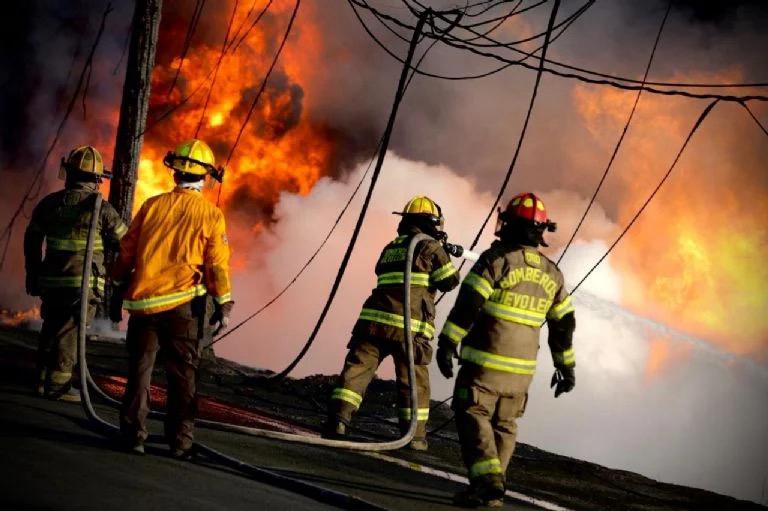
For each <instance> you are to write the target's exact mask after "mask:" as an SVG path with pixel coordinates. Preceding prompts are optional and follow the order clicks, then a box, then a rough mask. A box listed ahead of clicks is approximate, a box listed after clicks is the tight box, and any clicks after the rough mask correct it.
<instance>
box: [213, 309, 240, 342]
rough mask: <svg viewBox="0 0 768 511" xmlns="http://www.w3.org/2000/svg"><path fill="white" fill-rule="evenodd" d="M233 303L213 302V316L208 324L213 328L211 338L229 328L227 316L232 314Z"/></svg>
mask: <svg viewBox="0 0 768 511" xmlns="http://www.w3.org/2000/svg"><path fill="white" fill-rule="evenodd" d="M234 305H235V302H227V303H217V302H213V315H211V319H210V321H208V323H209V324H210V325H212V326H213V336H214V337H216V336H217V335H219V334H221V333H223V332H224V330H226V329H227V327H228V326H229V315H230V314H231V313H232V306H234Z"/></svg>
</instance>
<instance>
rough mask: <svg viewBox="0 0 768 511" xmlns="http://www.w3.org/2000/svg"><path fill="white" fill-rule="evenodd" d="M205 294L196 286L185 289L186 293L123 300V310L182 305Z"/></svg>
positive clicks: (201, 288)
mask: <svg viewBox="0 0 768 511" xmlns="http://www.w3.org/2000/svg"><path fill="white" fill-rule="evenodd" d="M205 293H206V289H205V286H203V285H202V284H198V285H197V286H195V287H193V288H190V289H187V290H186V291H179V292H178V293H171V294H167V295H160V296H153V297H152V298H145V299H143V300H124V301H123V308H124V309H126V310H129V311H130V310H143V309H150V308H153V307H160V306H165V305H176V304H182V303H184V302H185V301H188V300H189V299H190V298H193V297H195V296H203V295H204V294H205Z"/></svg>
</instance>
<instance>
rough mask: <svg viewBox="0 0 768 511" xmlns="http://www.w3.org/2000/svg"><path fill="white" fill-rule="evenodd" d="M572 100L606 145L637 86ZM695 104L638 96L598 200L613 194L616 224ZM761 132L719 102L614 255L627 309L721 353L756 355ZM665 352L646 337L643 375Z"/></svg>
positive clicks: (766, 346) (584, 91)
mask: <svg viewBox="0 0 768 511" xmlns="http://www.w3.org/2000/svg"><path fill="white" fill-rule="evenodd" d="M687 79H692V77H687ZM706 79H708V80H709V81H715V80H723V81H726V80H727V81H730V80H734V79H739V77H738V76H734V74H733V73H727V74H725V75H722V76H716V77H712V76H708V77H706ZM574 98H575V100H576V105H577V107H578V109H579V111H580V113H581V114H582V117H583V118H584V119H585V120H586V121H587V125H588V128H589V129H590V131H591V132H592V133H593V134H594V135H595V138H596V139H598V140H602V141H610V142H608V143H607V144H606V147H607V146H610V144H612V143H613V141H615V140H616V137H617V136H618V133H619V130H620V129H621V127H622V126H623V123H624V122H625V121H626V116H627V115H628V113H629V109H630V107H631V104H632V101H633V99H634V93H625V92H620V91H615V90H611V89H606V88H586V87H577V89H576V92H575V95H574ZM703 107H704V104H696V105H691V103H689V102H684V101H680V100H674V99H666V98H659V97H654V96H651V95H644V96H643V97H642V98H641V100H640V103H639V106H638V110H637V113H636V114H635V119H634V121H633V124H632V127H631V128H630V131H629V133H628V136H627V138H626V140H625V143H624V145H623V146H622V149H621V152H620V153H619V158H618V159H617V161H616V164H615V167H614V169H613V174H612V177H611V178H610V179H609V183H610V184H609V187H612V188H610V190H611V191H612V192H614V193H612V194H611V195H612V197H611V198H608V199H607V200H608V201H610V200H612V198H613V197H620V202H617V203H616V204H614V207H615V209H616V210H617V211H618V215H617V217H618V220H617V223H618V224H619V226H620V227H623V226H625V225H626V224H627V223H628V222H629V220H630V218H631V217H632V215H634V213H635V211H637V209H638V208H639V207H640V205H641V204H642V201H644V199H645V197H646V196H647V195H648V194H649V193H650V191H651V190H652V189H653V187H654V186H655V185H656V183H657V182H658V180H659V179H660V177H661V175H662V174H663V173H664V172H665V171H666V170H667V168H668V166H669V165H670V164H671V162H672V160H673V158H674V155H675V153H676V152H677V150H678V149H679V147H680V145H681V144H682V142H683V140H684V138H685V136H686V135H687V134H688V131H689V130H690V127H691V126H692V124H693V121H694V120H695V119H696V116H697V115H698V113H699V112H700V111H701V110H700V109H702V108H703ZM759 136H761V134H760V133H759V131H757V129H756V127H755V126H754V124H753V123H752V121H751V120H750V119H749V118H748V117H747V116H746V113H745V112H744V111H743V110H742V109H741V108H740V107H738V106H733V105H727V104H721V105H719V106H718V107H717V110H716V111H714V112H713V113H712V115H710V117H709V118H708V119H707V120H706V121H705V124H704V125H702V127H701V128H700V130H699V131H698V132H697V133H696V134H695V135H694V138H693V139H692V141H691V143H690V144H689V146H688V148H687V149H686V152H685V153H684V154H683V156H682V158H681V160H680V162H679V164H678V166H677V167H676V168H675V170H674V173H673V174H672V176H671V177H670V179H669V181H668V182H667V183H666V185H665V186H664V188H663V189H662V190H661V191H660V192H659V194H658V195H657V196H656V198H655V200H654V201H653V202H652V203H651V204H650V205H649V207H648V208H647V209H646V210H645V212H644V213H643V216H642V217H641V218H640V220H639V221H638V222H637V223H636V224H635V226H634V227H633V228H632V230H631V231H630V233H629V234H628V236H627V237H626V238H625V239H624V240H623V242H622V245H620V246H619V248H618V249H617V250H616V251H615V252H614V253H613V254H612V258H611V261H612V262H613V263H614V264H615V265H617V266H618V268H619V269H620V270H621V271H622V275H623V276H624V278H625V282H624V289H623V300H624V302H625V305H627V306H629V307H630V308H632V309H634V310H636V311H638V312H640V313H642V314H643V315H646V316H649V317H652V318H654V319H656V320H658V321H662V322H665V323H667V324H669V325H672V326H674V327H676V328H680V329H683V330H685V331H688V332H690V333H692V334H693V335H696V336H698V337H702V338H705V339H708V340H709V341H711V342H713V343H716V344H717V345H719V346H721V347H722V348H724V349H726V350H728V351H730V352H733V353H737V354H743V355H751V356H756V357H765V356H766V353H768V315H766V314H765V311H766V310H768V299H767V297H768V293H766V289H768V265H766V264H765V262H764V261H765V259H766V255H767V254H768V230H767V229H766V228H765V219H766V218H768V188H767V187H766V185H765V180H764V179H762V178H760V176H762V175H764V174H763V173H764V169H765V166H764V165H765V164H764V159H765V156H766V155H765V154H764V152H763V153H760V151H761V147H764V146H763V144H762V143H761V141H760V139H759V138H758V137H759ZM617 181H618V184H617ZM608 195H609V194H608V193H604V194H603V195H602V197H603V199H604V200H606V199H605V198H606V197H607V196H608ZM668 351H669V347H668V345H667V344H666V343H660V342H659V341H654V343H653V345H652V350H651V355H652V356H651V359H650V360H649V366H648V371H649V374H655V373H656V372H657V371H658V370H659V368H661V367H663V366H664V364H665V363H664V360H665V359H667V358H669V353H668Z"/></svg>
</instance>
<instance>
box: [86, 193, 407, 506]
mask: <svg viewBox="0 0 768 511" xmlns="http://www.w3.org/2000/svg"><path fill="white" fill-rule="evenodd" d="M101 203H102V197H101V194H97V195H96V201H95V204H94V209H93V215H92V217H91V223H90V227H89V230H88V239H87V242H86V250H85V260H84V261H83V276H82V281H81V283H80V316H79V318H78V319H79V320H78V325H77V351H78V364H79V366H80V367H79V371H80V398H81V400H82V404H83V410H84V411H85V415H86V417H87V418H88V420H90V421H91V422H92V423H93V424H94V425H96V426H97V428H98V429H99V430H100V432H102V433H104V434H106V435H107V436H115V435H119V434H120V428H119V427H118V426H116V425H114V424H112V423H110V422H108V421H106V420H104V419H103V418H101V417H100V416H99V414H98V413H97V412H96V410H95V408H94V407H93V403H92V402H91V396H90V393H89V387H92V388H93V389H94V390H95V392H96V393H97V394H99V395H100V396H101V397H104V398H106V399H107V401H108V402H109V403H110V404H113V405H117V406H119V403H118V402H117V401H115V400H114V399H112V398H110V397H109V396H107V395H106V393H105V392H104V391H103V390H102V389H101V388H99V387H98V386H97V385H96V383H95V382H94V381H93V379H92V378H91V375H90V371H89V370H88V360H87V357H86V346H85V338H86V329H87V324H86V322H87V317H88V305H89V303H90V290H91V289H90V288H91V285H90V280H91V266H92V265H93V247H94V240H95V237H96V231H97V226H98V219H99V213H100V211H101ZM409 353H411V357H410V358H411V363H412V362H413V354H412V352H410V351H409ZM411 365H412V364H411ZM411 387H412V388H415V387H414V386H413V385H411ZM414 403H415V399H414ZM156 415H161V414H156ZM413 416H414V417H415V416H416V413H415V412H414V414H413ZM206 422H211V421H206ZM411 429H412V430H413V431H415V424H414V426H413V428H411ZM411 436H412V435H411ZM195 448H196V450H197V452H199V453H201V454H203V455H206V456H208V457H209V458H210V459H212V460H214V461H218V462H220V463H222V464H223V465H226V466H228V467H231V468H233V469H235V470H238V471H240V472H242V473H244V474H246V475H248V476H250V477H252V478H254V479H256V480H258V481H261V482H264V483H267V484H270V485H273V486H278V487H281V488H284V489H286V490H288V491H292V492H295V493H299V494H302V495H305V496H308V497H310V498H313V499H315V500H318V501H320V502H325V503H328V504H332V505H335V506H341V507H343V508H345V509H354V510H358V509H359V510H364V511H384V508H382V507H380V506H377V505H375V504H372V503H370V502H367V501H365V500H362V499H359V498H357V497H354V496H352V495H349V494H346V493H341V492H337V491H334V490H329V489H327V488H323V487H321V486H317V485H314V484H311V483H308V482H305V481H302V480H300V479H294V478H291V477H287V476H284V475H281V474H278V473H277V472H274V471H271V470H267V469H264V468H261V467H257V466H255V465H251V464H249V463H246V462H244V461H242V460H239V459H237V458H235V457H233V456H228V455H226V454H224V453H222V452H220V451H218V450H216V449H213V448H211V447H208V446H206V445H205V444H201V443H195Z"/></svg>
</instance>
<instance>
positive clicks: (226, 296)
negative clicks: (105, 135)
mask: <svg viewBox="0 0 768 511" xmlns="http://www.w3.org/2000/svg"><path fill="white" fill-rule="evenodd" d="M163 163H164V164H165V165H166V166H167V167H169V168H170V169H171V170H172V171H173V177H174V181H175V183H176V187H175V188H174V189H173V190H172V191H170V192H168V193H164V194H161V195H158V196H156V197H152V198H150V199H147V201H146V202H145V203H144V204H143V205H142V207H141V209H140V210H139V212H138V214H137V215H136V217H135V218H134V219H133V222H131V225H130V228H129V229H128V232H127V233H126V235H125V237H124V238H123V240H122V242H121V243H120V255H119V257H118V260H117V262H116V263H115V266H114V267H113V269H112V272H111V276H112V279H113V280H114V281H115V283H116V285H118V286H122V288H123V290H124V291H123V301H122V307H123V308H124V309H126V310H127V311H128V312H129V314H130V319H129V320H128V332H127V335H126V346H127V348H128V356H129V369H128V383H127V385H126V391H125V396H124V398H123V404H122V409H121V412H120V428H121V431H122V434H123V439H124V441H125V442H126V447H128V448H129V449H131V450H133V451H134V452H135V453H137V454H143V453H144V441H145V440H146V438H147V436H148V431H147V414H148V413H149V406H150V395H149V389H150V381H151V377H152V369H153V366H154V364H155V355H156V354H157V352H158V351H159V352H160V356H161V360H163V362H164V365H165V372H166V377H167V381H168V385H167V389H168V392H167V395H168V401H167V406H166V411H167V414H166V420H165V436H166V440H167V441H168V443H169V445H170V448H171V451H170V452H171V455H172V456H173V457H174V458H177V459H189V458H191V456H192V452H191V448H192V439H193V429H194V420H195V413H196V378H197V369H198V366H199V363H200V354H201V350H202V343H201V340H202V339H203V337H204V335H205V334H206V329H208V328H210V326H211V325H213V326H214V327H215V328H214V335H215V334H217V333H219V332H220V331H222V330H223V329H225V328H226V326H227V323H228V321H229V320H228V318H229V314H230V312H231V310H232V306H233V305H234V302H233V301H232V294H231V288H230V278H229V246H228V242H227V235H226V231H225V224H224V215H223V214H222V212H221V210H219V209H218V208H217V207H215V206H214V205H212V204H210V203H209V202H207V201H206V200H205V198H203V195H202V193H201V191H202V188H203V184H204V182H205V179H206V176H208V175H209V176H211V177H212V178H214V179H217V180H218V181H221V179H222V176H223V172H224V171H223V169H217V168H216V167H215V166H214V156H213V152H212V151H211V148H210V147H208V145H206V144H205V142H202V141H200V140H196V139H193V140H189V141H186V142H183V143H182V144H180V145H179V146H178V147H177V148H176V150H175V151H173V152H169V153H168V154H167V155H166V157H165V158H164V160H163ZM206 294H209V295H210V296H212V297H213V300H207V299H206ZM116 302H117V301H116ZM211 303H212V306H211V305H209V304H211ZM211 308H213V310H212V311H211V310H210V309H211ZM111 315H112V320H113V321H119V320H120V319H121V315H122V313H121V310H120V307H119V305H118V306H113V310H112V311H111Z"/></svg>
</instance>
